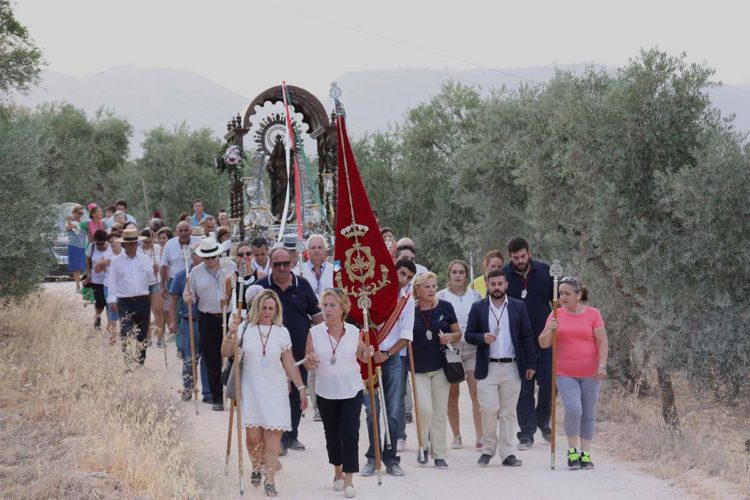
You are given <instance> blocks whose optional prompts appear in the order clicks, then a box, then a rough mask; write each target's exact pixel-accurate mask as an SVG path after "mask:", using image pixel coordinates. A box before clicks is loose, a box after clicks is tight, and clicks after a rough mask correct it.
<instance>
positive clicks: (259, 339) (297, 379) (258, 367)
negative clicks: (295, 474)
mask: <svg viewBox="0 0 750 500" xmlns="http://www.w3.org/2000/svg"><path fill="white" fill-rule="evenodd" d="M248 293H254V290H248ZM237 343H239V345H240V346H241V349H242V364H241V365H240V380H241V382H240V390H241V392H240V394H241V401H242V402H241V404H242V425H243V426H244V427H245V442H246V445H247V449H248V452H249V453H250V459H251V460H252V464H253V469H252V472H251V473H250V483H251V484H252V485H253V486H259V485H260V483H261V481H262V480H263V479H264V478H263V475H265V481H264V490H265V494H266V496H269V497H274V496H276V494H277V493H276V485H275V483H274V473H275V471H276V467H277V464H278V460H279V451H280V448H281V433H282V432H284V431H288V430H291V428H292V417H291V410H290V408H289V386H288V384H287V378H288V379H290V380H291V381H292V383H293V384H294V388H293V389H292V390H295V391H299V393H300V399H301V404H300V406H301V408H302V410H304V409H305V408H307V396H306V395H305V386H304V385H303V383H302V376H301V375H300V372H299V369H298V368H297V367H296V366H295V365H294V358H293V357H292V351H291V347H292V340H291V338H290V336H289V331H288V330H287V329H286V328H284V326H283V324H282V310H281V301H280V299H279V296H278V295H276V292H274V291H273V290H263V291H262V292H259V293H258V294H257V295H256V296H255V298H254V299H253V301H252V307H251V308H250V312H249V313H248V317H247V320H246V321H243V322H242V323H241V324H240V323H239V315H237V316H236V320H235V321H234V322H233V323H232V327H231V328H230V333H229V334H228V335H227V337H226V338H225V339H224V341H223V342H222V346H221V354H222V356H231V355H232V354H233V353H234V349H235V346H236V345H237ZM261 465H264V466H265V467H263V468H262V469H261Z"/></svg>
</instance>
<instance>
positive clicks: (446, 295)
mask: <svg viewBox="0 0 750 500" xmlns="http://www.w3.org/2000/svg"><path fill="white" fill-rule="evenodd" d="M436 297H437V298H438V299H441V300H445V301H447V302H450V303H451V305H452V306H453V310H454V311H455V313H456V319H457V320H458V326H459V328H460V329H461V333H466V323H467V321H468V320H469V311H470V310H471V305H472V304H473V303H474V302H476V301H478V300H482V296H481V295H480V294H479V292H477V291H476V290H472V289H471V288H469V266H468V264H466V262H464V261H463V260H454V261H451V263H450V264H448V283H447V284H446V286H445V288H443V289H442V290H440V291H439V292H438V293H437V295H436ZM453 348H454V349H456V350H457V351H458V353H459V354H460V355H461V362H462V363H463V365H464V371H465V372H466V384H467V385H468V386H469V396H470V398H471V410H472V416H473V418H474V433H475V435H476V447H477V448H481V447H482V441H481V439H480V438H481V437H482V414H481V413H480V411H479V399H478V398H477V380H476V379H475V378H474V368H475V365H476V359H477V347H476V346H475V345H472V344H469V343H468V342H465V339H464V338H463V337H461V340H460V341H459V342H456V343H455V344H453ZM460 388H461V384H451V390H450V395H449V396H448V423H450V426H451V430H452V431H453V443H452V444H451V448H453V449H458V448H461V447H462V446H463V440H462V439H461V424H460V417H459V411H458V398H459V396H460V394H461V389H460Z"/></svg>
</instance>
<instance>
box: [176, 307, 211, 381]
mask: <svg viewBox="0 0 750 500" xmlns="http://www.w3.org/2000/svg"><path fill="white" fill-rule="evenodd" d="M178 331H179V332H180V344H178V345H179V346H180V348H181V349H182V352H183V353H184V355H183V357H182V387H183V388H185V389H188V390H192V389H193V364H192V363H191V362H190V322H189V321H188V320H187V319H183V320H182V323H180V328H179V330H178ZM193 337H194V339H193V341H194V342H195V357H196V361H198V360H200V377H201V393H202V394H203V395H204V396H210V395H211V389H209V387H208V372H207V371H206V361H205V360H204V359H203V356H201V343H200V340H201V333H200V329H199V328H198V320H197V319H193Z"/></svg>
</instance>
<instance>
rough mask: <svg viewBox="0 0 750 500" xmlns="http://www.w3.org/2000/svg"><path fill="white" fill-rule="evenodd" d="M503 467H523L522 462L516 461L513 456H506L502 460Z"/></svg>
mask: <svg viewBox="0 0 750 500" xmlns="http://www.w3.org/2000/svg"><path fill="white" fill-rule="evenodd" d="M503 465H504V466H506V467H520V466H522V465H523V462H521V461H520V460H518V459H517V458H516V456H515V455H508V456H507V457H505V460H503Z"/></svg>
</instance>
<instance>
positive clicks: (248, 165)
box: [215, 82, 341, 251]
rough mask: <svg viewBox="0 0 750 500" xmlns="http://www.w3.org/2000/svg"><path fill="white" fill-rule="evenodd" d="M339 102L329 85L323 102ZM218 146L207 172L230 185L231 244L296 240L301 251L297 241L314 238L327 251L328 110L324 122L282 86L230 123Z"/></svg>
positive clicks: (332, 197) (333, 166)
mask: <svg viewBox="0 0 750 500" xmlns="http://www.w3.org/2000/svg"><path fill="white" fill-rule="evenodd" d="M340 95H341V91H340V89H339V88H338V86H337V85H336V83H335V82H334V83H333V84H331V91H330V96H331V97H332V98H334V99H338V97H339V96H340ZM224 139H225V144H224V146H223V148H222V151H221V153H220V154H219V155H218V157H217V158H216V161H215V166H216V168H217V169H219V170H220V171H222V172H226V173H227V174H228V175H229V178H230V224H231V227H232V241H233V243H235V244H236V243H239V242H240V241H247V240H250V239H252V238H255V237H259V236H260V237H263V238H266V239H267V240H268V241H269V242H271V243H273V242H276V241H281V240H282V239H283V238H284V236H285V235H287V238H289V235H296V236H297V241H298V250H299V251H302V250H303V248H302V247H303V244H302V242H303V241H304V240H305V239H306V238H307V236H309V235H310V234H312V233H317V234H323V235H325V236H326V238H327V239H328V241H329V244H330V245H329V246H332V244H333V242H334V238H333V228H334V227H335V211H336V210H335V208H336V203H337V189H336V186H337V146H336V125H335V110H334V111H332V112H331V113H330V115H329V114H328V113H327V112H326V110H325V108H324V107H323V104H322V103H321V102H320V101H319V100H318V98H317V97H315V96H314V95H313V94H311V93H310V92H308V91H307V90H305V89H303V88H300V87H296V86H293V85H286V83H285V82H284V83H283V84H282V85H278V86H276V87H271V88H269V89H267V90H265V91H263V92H261V93H260V94H259V95H258V96H257V97H255V99H253V100H252V102H250V104H249V105H248V106H247V108H246V109H245V111H244V113H243V114H242V115H240V114H237V115H236V116H234V117H233V118H232V119H231V120H230V121H229V122H228V123H227V132H226V134H225V135H224ZM308 151H313V152H314V153H313V154H310V155H308ZM292 239H293V238H292Z"/></svg>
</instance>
